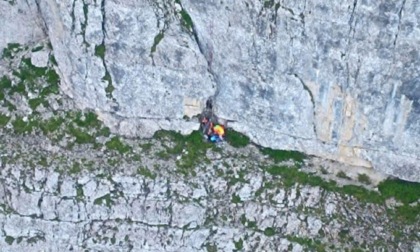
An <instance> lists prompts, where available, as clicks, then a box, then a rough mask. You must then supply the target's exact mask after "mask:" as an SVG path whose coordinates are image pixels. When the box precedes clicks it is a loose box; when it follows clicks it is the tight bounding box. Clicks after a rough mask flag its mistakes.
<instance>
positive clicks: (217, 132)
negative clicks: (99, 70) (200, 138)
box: [209, 124, 225, 143]
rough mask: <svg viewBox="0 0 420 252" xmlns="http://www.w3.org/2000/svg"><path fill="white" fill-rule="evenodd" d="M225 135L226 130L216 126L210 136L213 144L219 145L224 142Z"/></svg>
mask: <svg viewBox="0 0 420 252" xmlns="http://www.w3.org/2000/svg"><path fill="white" fill-rule="evenodd" d="M224 135H225V129H224V127H223V126H222V125H219V124H218V125H216V126H214V127H213V130H212V134H211V135H209V140H210V142H212V143H218V142H221V141H223V137H224Z"/></svg>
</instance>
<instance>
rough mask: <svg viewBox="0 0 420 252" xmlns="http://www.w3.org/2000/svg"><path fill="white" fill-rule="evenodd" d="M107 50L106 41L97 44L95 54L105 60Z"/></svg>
mask: <svg viewBox="0 0 420 252" xmlns="http://www.w3.org/2000/svg"><path fill="white" fill-rule="evenodd" d="M105 52H106V48H105V45H104V43H102V44H100V45H97V46H95V56H98V57H99V58H101V59H102V60H104V59H105Z"/></svg>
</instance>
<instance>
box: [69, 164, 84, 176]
mask: <svg viewBox="0 0 420 252" xmlns="http://www.w3.org/2000/svg"><path fill="white" fill-rule="evenodd" d="M81 171H82V167H81V165H80V163H79V162H74V163H73V165H72V167H71V168H70V169H69V173H70V174H77V173H80V172H81Z"/></svg>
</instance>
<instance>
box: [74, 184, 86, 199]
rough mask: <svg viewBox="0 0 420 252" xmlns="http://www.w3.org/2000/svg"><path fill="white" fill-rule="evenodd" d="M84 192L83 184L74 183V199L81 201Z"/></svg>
mask: <svg viewBox="0 0 420 252" xmlns="http://www.w3.org/2000/svg"><path fill="white" fill-rule="evenodd" d="M84 197H85V194H84V192H83V185H80V184H77V185H76V200H77V201H79V202H80V201H83V199H84Z"/></svg>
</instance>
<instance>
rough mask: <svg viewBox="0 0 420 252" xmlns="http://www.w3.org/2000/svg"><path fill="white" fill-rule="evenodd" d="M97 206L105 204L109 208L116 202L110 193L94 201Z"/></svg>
mask: <svg viewBox="0 0 420 252" xmlns="http://www.w3.org/2000/svg"><path fill="white" fill-rule="evenodd" d="M93 204H95V205H103V204H105V205H106V206H107V207H108V208H109V207H111V206H112V205H113V204H114V201H113V200H112V199H111V195H110V194H109V193H108V194H106V195H104V196H102V197H99V198H97V199H95V200H94V201H93Z"/></svg>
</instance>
